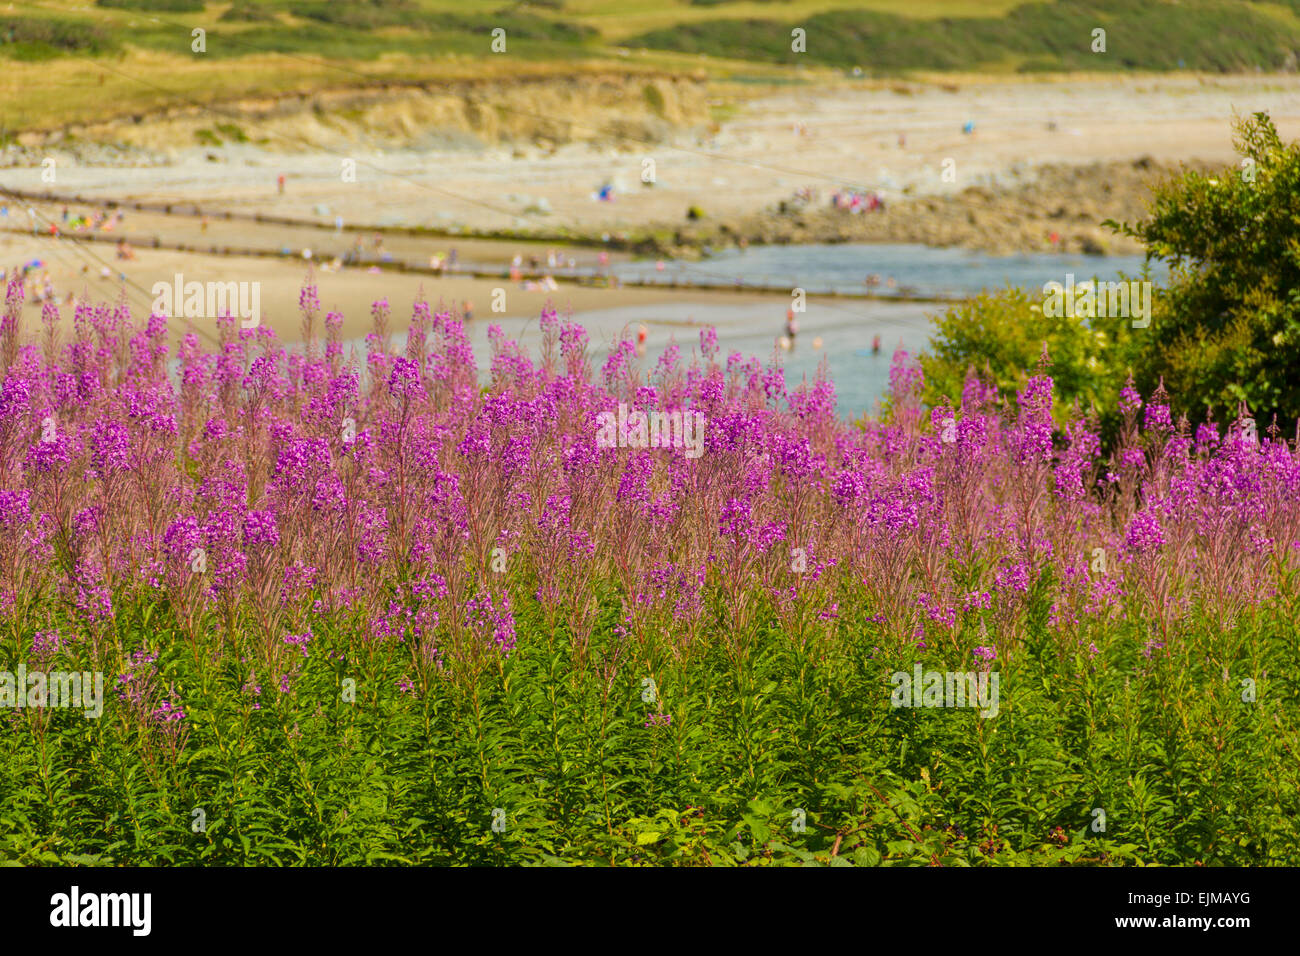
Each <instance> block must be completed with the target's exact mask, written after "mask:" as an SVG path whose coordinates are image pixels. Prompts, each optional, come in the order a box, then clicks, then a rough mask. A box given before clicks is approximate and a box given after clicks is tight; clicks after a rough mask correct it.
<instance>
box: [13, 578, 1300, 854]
mask: <svg viewBox="0 0 1300 956" xmlns="http://www.w3.org/2000/svg"><path fill="white" fill-rule="evenodd" d="M1034 606H1035V608H1036V609H1035V610H1033V611H1032V612H1031V616H1032V617H1035V618H1038V619H1040V620H1041V619H1042V617H1043V616H1044V614H1045V612H1046V608H1045V606H1044V604H1043V603H1042V601H1041V600H1039V601H1038V602H1037V603H1036V604H1035V605H1034ZM1298 615H1300V604H1297V599H1296V596H1295V595H1294V594H1292V595H1291V596H1290V597H1289V598H1287V599H1286V600H1285V601H1283V602H1281V603H1279V604H1278V605H1277V606H1276V607H1275V609H1274V610H1273V611H1271V612H1269V613H1266V614H1262V615H1259V616H1258V617H1256V618H1254V619H1251V620H1246V621H1242V622H1241V623H1240V625H1239V626H1238V627H1237V628H1236V629H1235V630H1233V631H1231V632H1228V633H1223V632H1221V631H1219V630H1218V629H1216V628H1213V627H1208V626H1204V625H1200V626H1198V627H1195V628H1193V629H1192V630H1191V631H1190V632H1189V633H1188V635H1187V636H1186V638H1185V639H1183V640H1181V641H1179V642H1178V644H1177V645H1174V646H1172V647H1171V653H1170V654H1169V655H1168V656H1159V657H1157V658H1156V659H1154V660H1147V659H1145V658H1144V657H1143V656H1142V654H1141V653H1140V643H1139V642H1140V640H1141V639H1142V637H1143V635H1142V634H1141V633H1140V632H1139V631H1138V630H1134V629H1130V628H1127V627H1124V626H1122V625H1121V626H1108V627H1106V628H1105V629H1101V628H1097V629H1094V631H1092V632H1091V639H1092V640H1093V641H1094V642H1095V644H1096V646H1097V648H1098V654H1097V655H1096V657H1095V658H1090V655H1089V653H1088V652H1087V650H1086V649H1084V650H1080V649H1079V648H1076V647H1066V646H1064V645H1063V644H1062V643H1060V642H1059V641H1058V640H1057V639H1055V638H1053V637H1051V636H1049V634H1048V632H1047V631H1046V630H1044V629H1040V628H1038V627H1034V628H1033V629H1032V630H1031V636H1030V638H1029V639H1028V640H1027V641H1026V644H1025V646H1024V649H1023V651H1022V652H1021V653H1019V654H1018V655H1017V656H1015V657H1014V658H1013V659H1012V660H1011V661H1009V662H1006V663H1003V664H1001V665H1000V670H1001V709H1000V713H999V715H998V716H997V717H996V718H994V719H989V720H985V719H982V718H980V717H979V716H978V715H977V714H976V713H975V712H974V711H965V712H954V711H950V710H944V709H942V708H940V709H937V710H935V709H902V708H900V709H891V707H890V704H889V695H890V687H889V685H888V684H887V683H886V680H885V677H886V675H887V673H888V672H889V671H892V670H894V669H899V670H909V669H910V668H911V666H912V659H911V658H908V657H906V656H899V657H897V658H896V659H895V658H894V657H892V656H891V655H889V654H882V653H881V652H880V651H879V650H878V649H876V648H874V647H873V641H872V637H871V627H872V626H871V625H870V624H865V623H860V624H859V625H858V626H857V627H856V628H853V639H852V640H851V641H846V642H845V643H844V644H843V645H842V646H838V647H835V648H827V649H825V651H817V650H812V649H808V650H801V649H800V648H799V647H798V646H797V645H795V644H794V643H793V642H792V641H791V640H790V639H789V638H788V637H786V636H783V635H782V634H781V633H780V632H779V630H777V629H775V628H773V629H772V630H770V631H768V632H767V633H766V635H765V636H763V637H762V639H761V640H759V641H756V642H755V645H754V646H753V648H752V649H751V650H749V651H747V652H746V653H745V654H744V655H743V656H742V657H740V658H733V657H729V656H728V655H727V654H726V653H725V652H724V651H723V650H722V648H721V647H718V648H715V649H713V650H711V651H709V652H707V653H706V654H705V655H704V656H703V657H698V658H694V659H691V660H689V661H688V662H679V663H674V662H673V660H672V657H671V655H669V654H666V653H664V650H663V649H662V648H656V647H653V646H647V647H645V648H641V647H634V646H630V645H622V644H620V641H619V639H618V638H616V637H614V636H613V630H612V625H613V624H614V619H613V616H612V615H611V616H610V618H609V619H608V620H606V621H605V622H604V625H603V626H602V627H601V628H600V629H599V630H598V632H597V634H596V635H595V636H594V637H593V640H592V645H591V647H590V649H589V651H588V653H587V654H586V655H585V656H584V655H581V654H576V653H575V652H574V649H573V648H572V647H571V645H570V643H569V641H568V640H567V638H566V637H565V636H564V635H563V634H562V633H561V634H556V635H551V634H548V633H547V632H546V630H545V625H544V624H543V622H541V621H540V620H529V621H522V620H521V621H520V643H519V645H518V648H517V651H516V653H515V654H514V655H512V656H511V658H510V659H509V660H508V661H505V662H503V663H497V664H491V665H489V666H488V667H487V668H486V669H485V670H484V671H483V672H482V673H481V674H480V675H479V676H477V677H475V678H473V679H464V680H457V681H448V680H446V679H444V678H441V677H438V676H435V675H434V674H432V673H430V674H428V675H427V678H426V679H425V680H424V681H423V682H421V681H420V680H419V679H417V681H416V683H415V686H414V687H413V688H412V689H411V690H410V691H409V692H404V691H403V690H401V689H400V688H399V685H398V682H399V680H401V679H402V678H403V677H404V676H406V675H409V674H410V673H411V667H412V653H411V651H410V650H409V649H408V647H407V646H405V645H403V644H400V643H395V642H394V643H390V644H388V645H386V646H383V647H380V646H377V645H374V644H367V642H365V641H364V640H363V639H361V638H360V637H359V636H358V635H359V633H361V632H362V631H363V629H364V628H365V624H364V622H363V621H355V622H350V623H349V622H346V621H342V620H340V621H339V622H338V623H337V624H336V625H334V626H319V627H318V628H317V631H316V639H315V640H314V641H313V642H312V645H311V656H310V658H308V659H307V660H305V661H304V662H303V666H302V669H301V671H300V672H299V674H298V676H297V677H296V679H295V680H294V683H293V687H292V689H291V691H290V692H288V693H280V691H279V689H278V688H277V687H275V686H273V684H272V681H271V680H269V679H268V680H266V681H265V684H266V686H265V687H263V688H262V693H261V695H260V696H256V697H255V696H253V695H252V694H251V691H250V690H249V689H248V687H247V686H246V685H247V684H248V683H249V676H248V675H247V674H246V673H242V672H240V669H239V666H238V664H237V661H238V660H239V655H233V656H232V655H229V654H227V655H226V656H225V660H224V662H223V663H222V664H220V665H214V664H213V663H212V660H213V657H212V646H211V645H213V644H215V643H216V642H221V641H224V642H226V643H227V644H228V645H229V644H230V643H232V642H233V643H234V645H235V647H236V649H240V648H243V649H244V650H247V651H248V652H249V653H250V655H251V654H252V653H255V651H253V649H252V648H251V647H244V644H246V643H247V641H248V640H249V638H248V634H249V631H246V630H244V629H242V628H236V629H235V630H233V631H231V632H226V633H222V632H221V631H220V630H219V629H218V628H215V627H214V629H213V631H212V633H211V634H209V635H208V637H207V638H206V639H205V641H204V644H203V646H202V652H201V653H200V654H199V655H198V657H197V658H196V656H195V654H194V652H193V651H192V650H191V648H190V646H189V645H188V644H187V643H186V642H185V641H184V639H182V638H181V637H180V636H179V635H176V634H172V633H171V632H170V630H169V627H168V623H167V621H168V611H167V608H166V607H165V605H164V606H158V607H142V606H137V607H135V608H133V609H131V610H130V611H129V612H128V611H127V609H125V608H124V609H123V611H122V613H120V614H119V617H118V620H119V622H121V630H120V632H119V633H118V635H117V637H118V640H119V641H120V642H121V647H122V651H123V656H126V652H128V651H131V650H135V649H136V648H138V647H141V646H143V645H144V644H145V643H146V642H148V644H149V646H151V647H153V648H155V649H160V650H161V654H160V658H159V661H158V666H159V667H160V669H161V671H162V676H163V678H164V679H165V680H166V681H168V682H170V683H172V684H173V685H174V687H175V689H176V690H177V691H178V693H179V694H180V695H181V697H182V699H183V700H184V702H185V706H186V709H187V712H188V714H189V717H190V720H189V723H190V724H191V727H190V736H189V739H188V742H186V744H185V746H184V749H183V751H182V752H181V754H180V757H179V759H178V760H173V758H172V756H171V753H170V751H169V748H168V747H167V744H166V739H165V737H162V736H159V735H158V732H157V731H153V732H148V733H146V732H143V731H140V730H137V729H128V727H129V726H130V725H129V724H128V723H127V722H126V721H125V720H124V719H122V717H121V714H120V712H119V710H120V708H119V707H118V706H117V702H116V700H115V699H114V698H113V694H112V692H111V690H110V692H109V696H110V701H109V703H108V705H107V707H106V710H105V715H104V717H103V718H102V719H100V720H87V719H85V718H84V717H83V716H82V715H81V714H80V713H79V712H76V711H61V710H54V711H50V710H46V711H33V710H18V711H9V712H8V714H7V716H6V717H5V719H4V720H3V721H0V755H2V756H0V859H5V860H11V861H17V862H22V863H28V864H31V863H55V862H65V863H66V862H74V861H87V862H89V861H96V862H102V863H107V862H110V861H111V862H116V863H132V864H164V863H209V864H270V863H275V864H292V863H310V864H321V865H328V864H362V863H397V862H410V863H462V864H465V863H469V864H492V863H548V862H549V863H558V862H560V861H561V860H563V861H566V862H587V863H596V864H600V863H618V864H627V863H637V862H640V863H655V862H675V863H685V864H706V863H713V864H730V863H749V864H759V865H764V864H769V863H793V864H799V863H811V862H823V863H825V862H829V861H830V860H831V855H830V853H831V850H832V849H833V848H835V849H837V852H836V854H835V861H836V862H837V863H842V862H849V861H851V862H855V863H862V864H875V863H880V862H885V863H895V864H911V865H928V864H931V863H933V862H936V861H937V862H942V863H944V864H945V865H950V864H956V865H962V864H981V863H1021V864H1025V863H1038V864H1044V863H1062V862H1076V863H1138V862H1144V863H1171V864H1172V863H1190V862H1192V861H1203V862H1205V863H1206V864H1216V863H1217V864H1243V863H1294V862H1295V860H1296V852H1297V847H1298V846H1300V823H1298V822H1297V821H1298V820H1300V816H1298V815H1297V812H1298V811H1300V805H1298V804H1297V793H1298V792H1300V787H1298V784H1300V779H1298V777H1300V763H1298V762H1297V761H1296V759H1295V755H1294V749H1293V748H1294V746H1295V726H1294V721H1293V717H1294V714H1295V706H1296V691H1295V688H1296V687H1297V686H1298V685H1300V667H1298V666H1297V663H1296V662H1297V659H1298V658H1297V654H1296V651H1297V647H1296V636H1295V635H1296V634H1297V633H1300V628H1298V627H1297V624H1298V623H1300V618H1298ZM127 621H130V622H131V623H130V624H129V625H128V624H127V623H126V622H127ZM978 639H979V635H978V632H976V633H975V634H967V635H966V636H965V637H964V638H963V642H964V643H974V642H975V641H977V640H978ZM882 643H883V641H882ZM73 647H75V645H73ZM82 650H83V651H84V650H85V648H82ZM13 652H14V645H13V641H12V639H10V640H9V641H8V642H6V646H5V656H6V658H7V663H6V665H5V666H7V667H10V668H12V667H13V666H14V663H15V659H14V653H13ZM78 657H79V652H77V651H75V650H74V651H73V652H72V654H71V656H68V657H66V658H61V659H60V660H59V661H58V662H57V663H54V664H51V665H50V666H51V667H55V666H65V667H71V666H74V665H76V664H78V663H82V664H85V665H86V666H88V663H87V662H85V661H79V660H78ZM968 659H969V651H967V652H966V653H965V654H964V655H963V656H962V657H960V658H959V657H958V656H957V654H956V653H955V652H954V653H953V654H952V663H953V664H954V665H957V666H964V665H965V661H966V660H968ZM935 663H936V661H935V659H934V658H933V656H931V657H929V658H927V665H926V666H927V667H931V666H933V665H934V664H935ZM1225 675H1227V677H1225ZM1265 675H1267V676H1265ZM348 677H350V678H352V679H354V680H355V681H356V699H355V703H347V702H345V701H344V700H343V699H342V692H341V687H342V686H343V680H344V679H345V678H348ZM1245 677H1254V678H1257V679H1258V680H1259V687H1258V692H1259V698H1258V701H1257V702H1255V703H1245V702H1243V700H1242V699H1241V696H1242V695H1241V680H1242V678H1245ZM646 678H651V679H653V680H654V681H655V685H656V689H657V694H656V697H657V700H656V702H654V703H647V702H645V701H644V700H643V696H645V695H646V694H647V690H646V687H647V685H646V684H644V683H643V682H644V680H645V679H646ZM112 680H113V678H112V675H111V674H110V675H108V678H107V683H109V684H111V683H112ZM256 701H260V702H261V708H260V709H258V710H254V709H252V704H253V703H254V702H256ZM661 710H662V712H663V713H666V714H669V715H671V717H672V722H671V724H669V725H667V726H657V725H656V726H649V727H647V726H645V724H646V722H647V718H648V716H650V715H654V714H656V713H658V712H660V711H661ZM195 808H200V809H202V810H203V812H204V814H205V817H206V828H205V831H204V832H194V831H193V829H192V823H193V820H194V819H195V817H194V815H193V811H194V809H195ZM496 808H501V809H503V810H504V811H505V816H504V825H505V831H504V832H503V833H496V832H494V831H493V829H492V826H491V824H492V820H493V810H494V809H496ZM1094 808H1102V809H1104V811H1105V814H1106V830H1105V832H1104V833H1099V832H1093V830H1092V823H1093V821H1094V817H1093V816H1092V811H1093V809H1094ZM796 809H802V810H804V811H805V812H806V819H807V828H806V832H805V833H795V832H794V831H793V830H792V822H793V819H794V817H793V812H794V810H796ZM1058 828H1059V829H1058ZM841 834H844V836H843V839H842V840H840V841H839V843H838V847H837V837H838V836H840V835H841Z"/></svg>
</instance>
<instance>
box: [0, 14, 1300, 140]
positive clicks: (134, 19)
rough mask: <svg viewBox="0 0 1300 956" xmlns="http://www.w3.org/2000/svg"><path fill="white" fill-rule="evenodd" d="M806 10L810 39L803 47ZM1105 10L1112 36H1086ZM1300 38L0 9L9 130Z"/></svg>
mask: <svg viewBox="0 0 1300 956" xmlns="http://www.w3.org/2000/svg"><path fill="white" fill-rule="evenodd" d="M15 7H16V9H15ZM794 27H802V28H803V29H804V30H805V31H806V33H807V52H806V53H801V54H796V53H793V52H792V51H791V49H790V47H791V30H792V29H793V28H794ZM1097 27H1101V28H1103V29H1105V30H1106V31H1107V36H1106V43H1107V50H1106V53H1104V54H1100V53H1093V52H1092V50H1091V47H1092V31H1093V30H1094V29H1095V28H1097ZM498 28H500V29H503V30H505V31H506V39H507V49H506V51H505V52H504V53H494V52H493V51H492V46H491V44H492V38H493V31H494V30H496V29H498ZM196 29H202V30H204V31H206V35H205V38H204V41H205V49H204V50H203V51H202V52H195V51H194V50H193V49H192V43H193V39H192V34H193V31H194V30H196ZM1298 54H1300V0H1285V2H1269V3H1243V2H1241V0H1182V2H1179V3H1174V2H1141V3H1139V2H1134V0H1070V2H1068V3H1067V2H1036V3H1027V4H1025V3H1015V2H1013V0H989V2H969V0H919V2H915V3H906V4H904V3H901V2H898V0H794V2H788V3H785V2H783V3H776V2H765V0H531V2H516V3H503V2H501V0H357V2H351V3H347V4H343V3H330V2H325V0H233V2H220V3H215V2H210V3H204V2H202V0H97V2H91V0H29V2H24V3H23V4H21V5H10V6H8V7H7V8H6V9H4V10H2V11H0V61H4V62H5V68H4V69H3V70H0V109H2V110H3V125H4V127H5V129H7V130H13V129H25V128H31V127H33V126H35V127H41V128H48V127H50V126H52V125H59V124H61V123H64V122H70V121H75V120H86V119H89V118H94V117H95V116H97V115H101V114H102V113H103V111H104V110H105V109H106V107H107V108H110V109H112V108H116V109H118V110H128V111H135V110H139V111H142V112H149V111H151V110H156V109H159V108H163V107H166V106H168V105H174V104H175V103H176V102H181V101H183V100H184V98H187V97H188V98H198V99H215V98H228V97H233V96H242V95H274V94H276V93H282V92H287V91H301V90H311V89H319V88H321V87H327V86H328V87H339V86H357V85H365V84H367V83H370V82H372V81H375V80H379V81H392V80H404V81H436V80H443V79H449V78H461V77H484V76H486V77H503V76H513V75H520V74H536V73H538V72H543V73H545V72H571V71H575V70H576V71H583V70H594V69H608V68H610V67H611V66H615V65H616V66H617V67H618V68H619V69H622V70H627V69H646V70H657V71H672V72H682V71H685V70H699V69H704V70H707V71H708V72H710V73H711V74H712V75H714V76H716V77H718V78H726V77H729V76H737V75H744V76H750V75H754V74H757V75H758V76H761V77H767V78H779V77H780V76H782V75H790V76H795V75H796V74H795V73H794V69H793V68H796V67H797V68H799V71H800V72H799V73H798V74H797V75H798V76H800V77H802V78H804V79H806V80H810V81H812V80H816V78H817V77H818V76H819V75H824V74H825V72H826V71H834V72H835V73H840V74H843V73H844V72H845V71H848V70H852V69H855V68H861V70H862V71H863V73H864V75H866V76H893V75H898V74H903V73H907V72H909V71H961V72H968V73H969V72H981V73H1014V72H1017V71H1020V72H1025V71H1077V70H1084V71H1089V72H1095V71H1112V70H1143V71H1146V70H1152V71H1163V70H1175V69H1180V68H1182V69H1189V70H1202V71H1214V72H1217V71H1244V70H1252V71H1253V70H1255V69H1256V68H1259V69H1263V70H1276V69H1281V68H1285V67H1286V66H1287V65H1288V64H1289V63H1292V62H1294V60H1295V59H1296V57H1297V55H1298ZM33 91H41V93H42V95H40V96H35V95H33ZM110 104H111V105H110Z"/></svg>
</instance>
